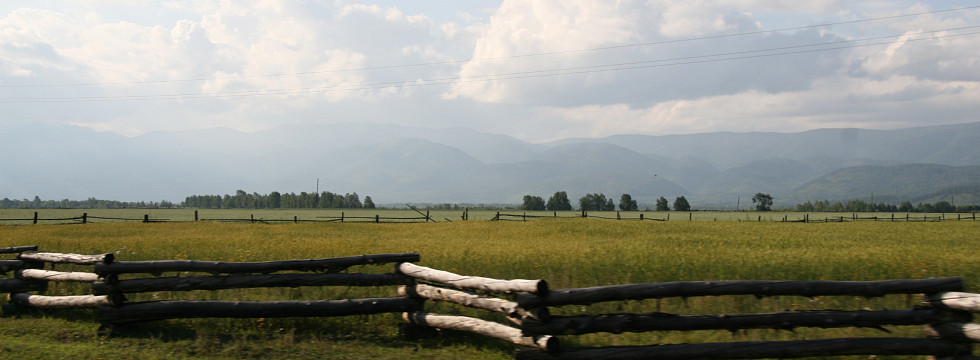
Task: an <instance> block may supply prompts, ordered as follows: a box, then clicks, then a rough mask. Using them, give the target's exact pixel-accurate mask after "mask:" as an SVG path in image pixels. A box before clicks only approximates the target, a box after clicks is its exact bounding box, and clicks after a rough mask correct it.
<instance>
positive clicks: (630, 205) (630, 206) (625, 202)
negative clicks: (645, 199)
mask: <svg viewBox="0 0 980 360" xmlns="http://www.w3.org/2000/svg"><path fill="white" fill-rule="evenodd" d="M639 209H640V205H639V204H637V203H636V200H633V196H631V195H630V194H623V196H621V197H619V210H623V211H637V210H639Z"/></svg>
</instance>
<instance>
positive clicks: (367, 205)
mask: <svg viewBox="0 0 980 360" xmlns="http://www.w3.org/2000/svg"><path fill="white" fill-rule="evenodd" d="M364 208H365V209H374V208H376V206H375V205H374V200H371V197H370V196H365V197H364Z"/></svg>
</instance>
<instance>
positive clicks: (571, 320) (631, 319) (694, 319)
mask: <svg viewBox="0 0 980 360" xmlns="http://www.w3.org/2000/svg"><path fill="white" fill-rule="evenodd" d="M958 320H960V316H959V314H955V313H951V312H948V311H943V310H938V309H908V310H881V311H835V310H821V311H786V312H779V313H766V314H731V315H675V314H664V313H657V314H648V315H634V314H604V315H593V316H552V317H551V318H550V319H549V320H548V321H547V322H542V321H537V320H534V319H525V320H524V322H523V323H522V324H521V331H523V333H524V335H529V336H530V335H579V334H588V333H596V332H609V333H614V334H619V333H623V332H645V331H667V330H678V331H690V330H719V329H720V330H730V331H735V330H739V329H785V330H792V329H794V328H798V327H818V328H840V327H873V328H877V327H881V326H885V325H924V324H931V323H940V322H948V321H958Z"/></svg>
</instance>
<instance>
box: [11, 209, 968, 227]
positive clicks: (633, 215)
mask: <svg viewBox="0 0 980 360" xmlns="http://www.w3.org/2000/svg"><path fill="white" fill-rule="evenodd" d="M412 210H415V212H416V213H417V215H416V216H390V215H384V216H382V215H381V214H375V215H363V212H358V213H357V214H360V215H349V214H347V213H346V212H343V211H342V212H340V215H339V216H337V215H333V216H317V217H314V218H300V217H299V216H298V215H293V216H292V217H291V218H263V217H256V216H255V214H249V216H248V217H202V216H200V214H199V212H198V211H197V210H194V212H193V218H192V219H191V218H190V215H189V213H188V214H187V215H185V216H182V219H169V218H164V217H151V216H150V214H144V215H143V216H141V217H111V216H97V215H90V214H89V213H87V212H83V213H81V214H80V215H78V216H69V217H42V216H41V214H40V212H39V211H35V212H34V215H33V217H14V218H0V224H34V225H37V224H89V223H98V222H116V223H118V222H141V223H164V222H191V221H194V222H197V221H209V222H235V223H261V224H281V223H332V222H337V223H428V222H451V221H454V220H453V219H449V218H446V217H442V218H438V217H435V216H432V215H431V214H430V211H429V210H425V212H423V211H422V210H420V209H415V208H413V209H412ZM697 213H698V212H689V211H672V212H653V213H652V214H648V213H645V212H642V211H596V212H590V211H581V212H580V213H579V212H571V211H563V212H558V211H553V212H551V213H548V212H542V211H534V212H531V213H528V212H526V211H525V212H520V213H506V212H500V211H497V212H496V213H492V212H491V213H490V214H487V215H486V217H484V218H483V219H487V218H489V220H490V221H528V220H534V219H540V218H589V219H604V220H640V221H644V220H646V221H685V220H686V221H705V219H704V218H703V217H701V216H695V214H697ZM389 214H390V213H389ZM672 214H673V215H672ZM827 214H828V213H821V215H822V217H820V216H811V214H809V213H796V212H794V213H778V212H773V213H770V214H767V215H765V216H763V215H760V214H758V213H754V215H753V216H749V215H748V214H747V213H746V217H745V218H734V217H731V216H729V218H730V219H731V220H730V221H756V222H763V221H766V222H795V223H827V222H856V221H873V222H942V221H964V220H970V221H976V220H977V214H976V212H972V213H955V214H941V213H940V214H936V213H929V214H912V213H902V214H896V213H863V214H858V213H851V214H849V215H844V214H839V215H835V216H826V215H827ZM871 214H873V215H871ZM491 215H492V216H491ZM671 217H673V219H672V218H671ZM453 218H454V219H455V220H462V221H466V220H470V211H469V209H464V210H462V212H461V215H459V216H454V217H453ZM698 219H699V220H698ZM715 220H717V219H715Z"/></svg>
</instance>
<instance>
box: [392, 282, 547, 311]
mask: <svg viewBox="0 0 980 360" xmlns="http://www.w3.org/2000/svg"><path fill="white" fill-rule="evenodd" d="M398 295H400V296H408V297H415V298H423V299H430V300H439V301H448V302H452V303H456V304H460V305H463V306H467V307H471V308H477V309H484V310H490V311H496V312H499V313H503V314H507V315H508V316H510V317H515V318H525V317H530V318H535V319H537V318H538V314H537V313H534V312H531V311H527V310H524V309H522V308H520V307H518V306H517V303H516V302H513V301H508V300H504V299H498V298H492V297H485V296H480V295H477V294H473V293H468V292H465V291H460V290H453V289H446V288H441V287H435V286H429V285H425V284H413V285H408V286H404V285H403V286H399V287H398ZM542 309H543V310H547V308H542Z"/></svg>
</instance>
